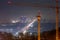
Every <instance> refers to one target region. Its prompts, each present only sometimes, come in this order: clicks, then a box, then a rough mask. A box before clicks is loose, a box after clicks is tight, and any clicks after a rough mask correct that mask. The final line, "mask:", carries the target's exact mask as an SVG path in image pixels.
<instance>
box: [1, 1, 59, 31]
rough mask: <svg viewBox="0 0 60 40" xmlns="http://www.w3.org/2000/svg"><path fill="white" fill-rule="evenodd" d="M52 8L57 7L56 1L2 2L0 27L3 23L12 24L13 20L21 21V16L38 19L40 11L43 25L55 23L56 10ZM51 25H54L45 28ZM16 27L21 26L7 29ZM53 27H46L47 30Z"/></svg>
mask: <svg viewBox="0 0 60 40" xmlns="http://www.w3.org/2000/svg"><path fill="white" fill-rule="evenodd" d="M59 4H60V1H59ZM50 6H53V7H56V1H55V0H0V25H1V24H2V23H11V20H20V17H21V16H27V17H36V16H37V15H38V11H39V10H40V15H41V19H42V20H41V21H42V23H55V21H56V20H55V18H56V9H55V8H50ZM59 6H60V5H59ZM48 7H49V8H48ZM59 15H60V9H59ZM59 20H60V16H59ZM24 21H25V20H24ZM9 25H10V24H9ZM24 25H25V24H24ZM34 25H35V24H34ZM49 25H52V24H47V25H45V26H49ZM54 25H55V24H54ZM4 26H5V25H4ZM16 26H19V24H16V25H15V24H14V26H11V25H10V26H9V27H5V28H10V27H13V28H15V27H16ZM52 26H53V25H52ZM52 26H51V27H50V26H49V27H46V29H49V28H51V29H52V28H54V27H52ZM0 28H1V27H0ZM43 29H44V28H43ZM46 29H44V30H46Z"/></svg>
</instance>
